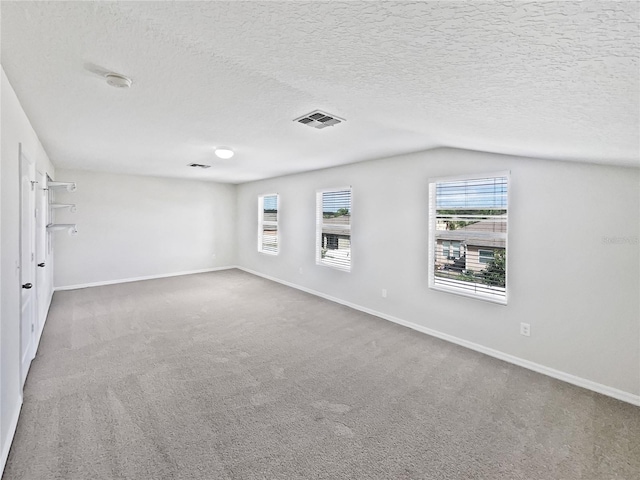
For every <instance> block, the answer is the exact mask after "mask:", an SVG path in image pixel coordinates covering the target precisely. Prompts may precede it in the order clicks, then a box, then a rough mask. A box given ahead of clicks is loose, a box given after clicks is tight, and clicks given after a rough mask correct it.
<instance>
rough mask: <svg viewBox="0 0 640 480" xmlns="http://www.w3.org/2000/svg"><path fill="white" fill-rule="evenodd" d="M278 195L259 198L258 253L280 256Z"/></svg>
mask: <svg viewBox="0 0 640 480" xmlns="http://www.w3.org/2000/svg"><path fill="white" fill-rule="evenodd" d="M279 243H280V242H279V239H278V195H276V194H272V195H262V196H260V197H258V251H259V252H262V253H269V254H271V255H277V254H278V245H279Z"/></svg>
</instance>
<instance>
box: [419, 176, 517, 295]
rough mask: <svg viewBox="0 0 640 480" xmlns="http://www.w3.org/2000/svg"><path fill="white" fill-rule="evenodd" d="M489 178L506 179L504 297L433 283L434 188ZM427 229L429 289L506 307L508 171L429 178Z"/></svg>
mask: <svg viewBox="0 0 640 480" xmlns="http://www.w3.org/2000/svg"><path fill="white" fill-rule="evenodd" d="M490 178H506V188H507V194H506V208H505V209H506V211H507V212H506V225H507V228H506V230H507V231H506V234H505V236H504V241H505V246H504V252H505V262H506V264H505V291H504V295H497V294H495V295H494V294H489V293H483V292H478V291H475V292H474V291H470V290H469V289H468V288H462V287H454V286H451V285H443V284H438V283H436V281H435V278H436V276H435V263H436V262H435V259H436V255H437V251H436V220H437V212H436V190H437V189H436V186H437V184H438V183H447V182H463V181H473V180H482V179H490ZM428 183H429V207H428V208H429V227H428V242H429V252H428V259H429V264H428V277H429V288H430V289H432V290H437V291H442V292H446V293H451V294H455V295H459V296H463V297H468V298H474V299H477V300H483V301H486V302H490V303H496V304H499V305H507V303H508V299H509V288H508V285H509V283H508V278H509V265H510V262H509V258H508V256H509V230H510V226H509V216H510V215H509V210H510V197H511V172H510V171H508V170H507V171H498V172H488V173H482V174H469V175H455V176H447V177H433V178H429V180H428ZM450 249H451V250H453V247H452V246H450Z"/></svg>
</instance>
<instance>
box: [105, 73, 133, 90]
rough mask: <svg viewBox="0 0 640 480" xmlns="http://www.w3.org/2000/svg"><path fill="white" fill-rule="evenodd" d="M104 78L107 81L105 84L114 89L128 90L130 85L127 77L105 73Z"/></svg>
mask: <svg viewBox="0 0 640 480" xmlns="http://www.w3.org/2000/svg"><path fill="white" fill-rule="evenodd" d="M104 77H105V78H106V79H107V83H108V84H109V85H111V86H112V87H115V88H129V87H130V86H131V83H132V82H131V79H130V78H129V77H125V76H124V75H120V74H119V73H107V74H106V75H105V76H104Z"/></svg>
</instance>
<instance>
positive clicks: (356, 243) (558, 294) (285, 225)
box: [238, 149, 640, 399]
mask: <svg viewBox="0 0 640 480" xmlns="http://www.w3.org/2000/svg"><path fill="white" fill-rule="evenodd" d="M499 170H511V173H512V176H511V192H510V194H511V198H510V201H511V203H510V224H509V252H508V264H509V265H508V274H509V280H508V281H509V285H508V288H509V304H508V305H507V306H501V305H496V304H491V303H486V302H482V301H478V300H474V299H469V298H464V297H460V296H455V295H452V294H448V293H443V292H439V291H433V290H430V289H429V288H428V280H427V255H428V251H427V238H428V237H427V233H428V232H427V228H428V221H427V215H428V179H429V178H430V177H439V176H449V175H458V174H466V173H469V174H472V173H484V172H489V173H490V172H494V171H499ZM639 180H640V171H639V170H638V169H634V168H619V167H605V166H597V165H588V164H575V163H562V162H552V161H545V160H538V159H526V158H517V157H508V156H500V155H493V154H486V153H478V152H470V151H462V150H453V149H438V150H433V151H429V152H423V153H418V154H412V155H405V156H399V157H394V158H388V159H383V160H374V161H368V162H363V163H359V164H353V165H349V166H344V167H337V168H331V169H327V170H321V171H316V172H312V173H306V174H299V175H292V176H286V177H280V178H274V179H269V180H263V181H259V182H252V183H247V184H243V185H239V186H238V212H239V215H240V220H239V224H238V260H239V265H241V266H243V267H245V268H247V269H250V270H253V271H256V272H259V273H261V274H264V275H268V276H271V277H274V278H277V279H279V280H282V281H285V282H289V283H292V284H295V285H298V286H301V287H303V288H307V289H311V290H314V291H317V292H320V293H322V294H324V295H329V296H332V297H335V298H338V299H340V300H342V301H345V302H350V303H352V304H355V305H358V306H361V307H364V308H366V309H370V310H373V311H376V312H381V313H382V314H385V315H388V316H392V317H396V318H398V319H400V320H403V321H406V322H411V323H413V324H415V325H417V326H418V327H423V328H424V329H432V330H434V331H436V332H439V333H441V334H445V335H450V336H453V337H455V338H457V339H460V340H462V341H464V342H472V343H473V344H476V345H479V346H482V347H483V348H490V349H494V350H497V351H498V352H502V353H504V354H507V355H511V356H514V357H517V358H518V359H522V360H524V361H525V362H534V363H535V364H538V365H540V366H544V367H549V368H551V369H556V370H558V371H560V372H561V373H565V374H570V375H574V376H577V377H579V378H580V379H585V380H587V381H590V382H596V383H597V384H600V385H602V386H605V387H608V388H609V387H610V388H612V389H617V390H618V391H621V392H622V393H625V394H631V397H632V398H636V399H637V398H638V397H634V396H637V395H638V394H640V305H639V299H638V291H639V290H640V280H639V279H640V272H639V266H640V257H639V249H638V244H637V242H638V235H639V219H640V205H639V203H640V199H639V195H638V192H639ZM344 185H352V187H353V215H352V261H353V265H352V271H351V273H345V272H341V271H337V270H334V269H331V268H328V267H323V266H316V265H315V257H314V247H315V191H316V189H321V188H330V187H341V186H344ZM274 192H275V193H278V194H280V230H281V247H280V252H281V253H280V254H279V255H278V256H271V255H264V254H260V253H258V252H257V248H256V243H257V240H256V235H257V197H258V195H260V194H264V193H274ZM611 239H613V240H611ZM301 267H302V269H303V274H300V273H299V268H301ZM383 288H386V289H387V290H388V298H386V299H384V298H382V296H381V289H383ZM520 322H527V323H530V324H531V336H530V337H524V336H521V335H520V334H519V325H520ZM622 396H624V395H622Z"/></svg>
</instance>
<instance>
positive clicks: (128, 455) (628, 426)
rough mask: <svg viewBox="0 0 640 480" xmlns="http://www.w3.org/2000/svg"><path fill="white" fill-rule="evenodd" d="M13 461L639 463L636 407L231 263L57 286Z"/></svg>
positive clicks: (374, 473)
mask: <svg viewBox="0 0 640 480" xmlns="http://www.w3.org/2000/svg"><path fill="white" fill-rule="evenodd" d="M3 478H4V480H18V479H28V480H40V479H65V480H69V479H91V480H94V479H136V480H144V479H154V480H158V479H221V480H222V479H533V480H544V479H549V480H552V479H553V480H555V479H590V480H600V479H630V480H631V479H634V480H635V479H638V478H640V408H638V407H634V406H632V405H628V404H625V403H623V402H619V401H616V400H613V399H610V398H607V397H604V396H602V395H598V394H596V393H593V392H590V391H587V390H584V389H581V388H577V387H574V386H571V385H568V384H565V383H563V382H560V381H556V380H553V379H551V378H548V377H545V376H543V375H539V374H536V373H534V372H531V371H528V370H525V369H522V368H519V367H516V366H514V365H510V364H508V363H504V362H502V361H499V360H496V359H493V358H490V357H487V356H485V355H482V354H479V353H476V352H473V351H470V350H467V349H464V348H462V347H458V346H455V345H452V344H449V343H447V342H444V341H441V340H438V339H435V338H431V337H429V336H427V335H424V334H421V333H418V332H415V331H412V330H410V329H407V328H403V327H401V326H398V325H395V324H392V323H389V322H387V321H385V320H382V319H379V318H377V317H373V316H370V315H367V314H364V313H361V312H358V311H354V310H352V309H349V308H347V307H344V306H341V305H338V304H335V303H332V302H329V301H326V300H323V299H320V298H317V297H314V296H312V295H308V294H305V293H303V292H300V291H297V290H294V289H291V288H288V287H285V286H283V285H279V284H277V283H273V282H270V281H267V280H264V279H262V278H259V277H255V276H253V275H250V274H247V273H245V272H242V271H239V270H228V271H221V272H214V273H207V274H199V275H190V276H184V277H175V278H167V279H159V280H151V281H144V282H136V283H128V284H121V285H112V286H104V287H96V288H88V289H83V290H75V291H64V292H57V293H56V294H55V296H54V298H53V304H52V307H51V311H50V314H49V319H48V322H47V326H46V329H45V332H44V336H43V339H42V343H41V346H40V350H39V352H38V356H37V358H36V359H35V360H34V363H33V365H32V368H31V372H30V374H29V378H28V380H27V385H26V391H25V401H24V406H23V410H22V416H21V417H20V422H19V425H18V431H17V434H16V437H15V441H14V444H13V447H12V449H11V453H10V456H9V460H8V464H7V467H6V470H5V473H4V477H3Z"/></svg>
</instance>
